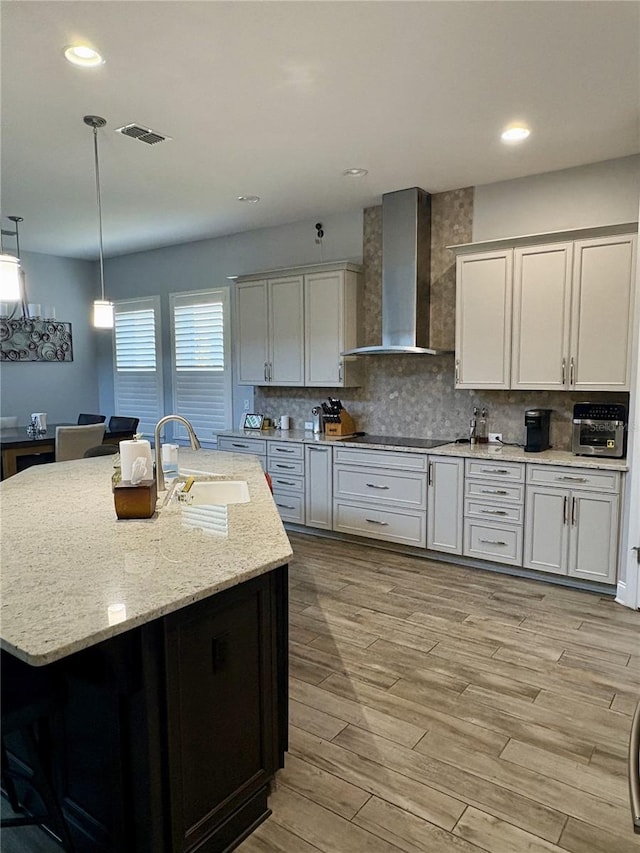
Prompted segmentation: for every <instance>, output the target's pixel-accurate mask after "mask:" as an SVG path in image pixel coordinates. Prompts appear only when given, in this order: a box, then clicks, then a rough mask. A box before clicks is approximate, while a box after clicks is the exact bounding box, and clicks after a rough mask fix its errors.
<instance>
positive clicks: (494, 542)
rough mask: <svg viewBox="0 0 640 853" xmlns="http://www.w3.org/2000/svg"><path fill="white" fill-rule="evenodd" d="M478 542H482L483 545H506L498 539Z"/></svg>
mask: <svg viewBox="0 0 640 853" xmlns="http://www.w3.org/2000/svg"><path fill="white" fill-rule="evenodd" d="M478 541H480V542H484V543H485V545H506V544H507V543H506V542H502V541H501V540H500V539H480V540H478Z"/></svg>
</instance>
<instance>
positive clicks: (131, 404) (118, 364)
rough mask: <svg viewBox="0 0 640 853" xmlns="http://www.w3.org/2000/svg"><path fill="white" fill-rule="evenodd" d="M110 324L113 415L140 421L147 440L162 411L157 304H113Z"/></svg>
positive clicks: (148, 301)
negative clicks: (111, 333) (112, 338)
mask: <svg viewBox="0 0 640 853" xmlns="http://www.w3.org/2000/svg"><path fill="white" fill-rule="evenodd" d="M114 320H115V322H114V333H115V334H114V340H115V345H114V402H115V413H114V414H117V415H125V416H130V417H135V418H140V424H139V425H138V431H139V432H141V433H144V434H145V435H149V436H151V435H153V429H154V427H155V425H156V423H157V422H158V421H159V420H160V418H161V417H162V408H163V407H162V350H161V342H160V300H159V298H158V297H155V296H154V297H149V298H146V299H131V300H124V301H122V302H116V303H115V311H114Z"/></svg>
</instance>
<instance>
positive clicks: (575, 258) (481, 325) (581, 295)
mask: <svg viewBox="0 0 640 853" xmlns="http://www.w3.org/2000/svg"><path fill="white" fill-rule="evenodd" d="M605 230H606V231H608V232H609V233H607V234H605V235H603V236H590V237H588V238H584V239H570V240H566V239H565V240H563V241H562V240H560V239H557V240H556V241H553V240H549V241H548V242H544V243H532V242H531V238H519V239H518V238H514V240H513V241H511V242H512V246H511V247H507V246H505V243H507V242H508V241H506V240H505V241H499V242H500V244H501V248H497V247H495V246H491V247H487V248H486V249H484V250H483V251H479V250H478V251H472V248H473V247H472V246H471V244H469V245H467V246H464V247H462V246H461V247H454V248H456V249H457V250H464V251H463V253H462V254H458V256H457V258H456V276H457V289H456V292H457V304H456V387H457V388H504V389H506V388H514V389H529V390H566V391H626V390H628V389H629V381H630V363H631V349H632V335H631V327H630V323H631V317H632V316H633V293H634V275H635V272H634V271H635V263H636V242H637V237H636V235H635V234H629V233H627V234H615V233H614V234H612V233H611V231H612V230H615V228H613V227H612V228H609V229H605ZM575 233H576V232H565V233H564V236H565V237H567V236H571V235H572V234H575ZM590 233H593V231H591V232H590ZM549 236H550V235H549ZM467 252H468V254H467Z"/></svg>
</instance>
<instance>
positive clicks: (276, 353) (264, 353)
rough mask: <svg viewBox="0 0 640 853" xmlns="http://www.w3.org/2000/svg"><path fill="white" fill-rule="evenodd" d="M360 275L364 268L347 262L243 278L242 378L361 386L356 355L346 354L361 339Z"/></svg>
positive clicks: (239, 301)
mask: <svg viewBox="0 0 640 853" xmlns="http://www.w3.org/2000/svg"><path fill="white" fill-rule="evenodd" d="M360 279H361V272H360V268H359V267H357V266H356V265H354V264H349V263H341V264H322V265H318V266H313V267H307V268H304V267H300V268H296V269H295V270H279V271H278V275H277V277H275V276H273V277H272V276H271V275H269V274H265V275H263V276H260V277H256V276H247V277H243V278H241V279H238V281H237V283H236V312H237V323H236V330H237V341H236V352H237V361H238V382H239V384H240V385H285V386H296V385H297V386H300V385H305V386H316V387H325V388H327V387H328V388H344V387H348V386H353V385H359V384H360V373H359V369H360V364H359V361H358V360H357V359H355V358H350V357H343V356H341V353H342V352H343V351H344V350H347V349H351V348H352V347H355V346H356V345H357V336H356V333H357V324H356V306H357V291H358V287H359V283H360Z"/></svg>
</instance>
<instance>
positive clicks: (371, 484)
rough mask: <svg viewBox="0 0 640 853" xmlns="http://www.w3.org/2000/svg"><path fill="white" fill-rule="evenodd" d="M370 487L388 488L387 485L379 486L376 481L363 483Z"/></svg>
mask: <svg viewBox="0 0 640 853" xmlns="http://www.w3.org/2000/svg"><path fill="white" fill-rule="evenodd" d="M365 485H366V486H369V488H370V489H388V488H389V486H379V485H378V484H377V483H365Z"/></svg>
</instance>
